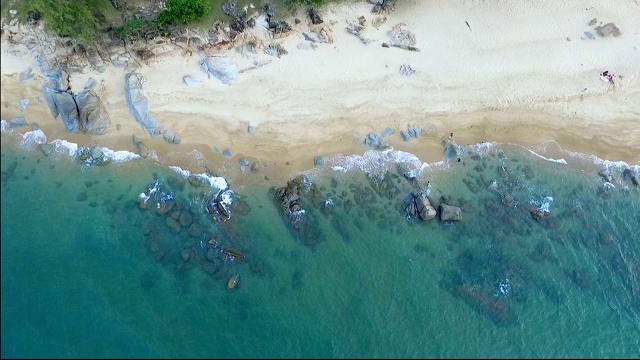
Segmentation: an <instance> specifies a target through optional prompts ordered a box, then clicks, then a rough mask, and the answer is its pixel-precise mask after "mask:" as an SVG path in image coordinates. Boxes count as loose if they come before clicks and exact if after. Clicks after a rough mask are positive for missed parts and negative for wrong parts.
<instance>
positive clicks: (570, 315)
mask: <svg viewBox="0 0 640 360" xmlns="http://www.w3.org/2000/svg"><path fill="white" fill-rule="evenodd" d="M37 135H38V134H34V133H29V135H28V136H27V137H26V138H23V136H22V135H21V134H18V133H17V132H3V133H2V158H1V160H2V161H1V163H0V164H1V170H2V177H1V180H2V182H1V186H0V188H1V191H2V192H1V195H2V198H1V199H2V202H1V203H2V213H1V214H2V264H1V266H2V357H3V358H4V357H199V358H201V357H209V358H211V357H258V358H260V357H289V358H290V357H403V358H417V357H598V358H603V357H628V358H633V357H637V356H638V355H640V230H639V229H640V188H638V187H635V186H634V185H633V184H632V182H631V181H630V180H629V179H628V178H627V179H625V178H624V176H623V175H622V172H623V170H624V169H625V168H627V167H629V168H630V170H631V171H632V174H636V176H637V175H638V164H637V163H636V164H628V165H627V164H624V163H615V162H605V161H602V160H600V159H597V158H596V157H593V156H588V155H584V154H573V153H569V152H566V151H564V150H562V149H561V148H559V147H558V146H557V145H555V144H552V143H550V144H545V145H542V146H540V147H539V148H536V149H533V150H534V151H535V153H533V152H531V151H529V150H527V149H524V148H522V147H520V146H517V145H499V144H481V145H477V146H467V147H461V148H456V147H454V149H457V154H455V155H452V158H451V159H447V158H446V157H445V156H444V155H443V161H441V162H439V163H436V164H422V163H421V162H420V161H419V160H418V159H417V158H415V157H414V156H412V155H411V154H407V153H402V152H398V151H393V150H392V151H386V152H377V151H375V150H370V151H368V152H366V153H364V154H363V155H362V156H349V157H344V156H339V155H335V156H330V157H327V158H325V159H324V160H325V161H324V165H322V166H317V167H315V168H313V169H310V170H309V171H307V172H305V173H304V174H303V175H304V179H303V180H304V181H301V183H302V186H301V188H300V200H299V205H300V207H301V208H302V209H303V210H304V214H302V215H300V216H299V217H298V218H299V219H298V221H299V223H297V225H298V226H297V227H294V226H292V225H291V222H290V221H291V220H292V218H290V217H289V216H287V215H285V214H283V213H282V212H281V211H280V209H279V208H278V204H277V202H276V200H275V194H276V193H277V191H276V188H278V187H284V186H286V185H287V184H284V183H282V184H279V183H276V182H273V181H271V180H266V179H265V178H264V174H262V173H260V172H259V171H258V172H252V171H246V172H244V173H240V172H239V171H235V172H234V174H235V175H233V176H231V174H230V173H229V176H227V171H229V170H225V169H219V172H218V173H217V175H219V176H222V177H225V178H227V180H229V184H228V186H229V189H230V190H231V191H229V192H226V193H225V194H226V195H230V197H231V198H232V199H233V203H231V204H230V205H228V207H227V210H228V211H229V212H230V214H231V218H230V219H229V220H226V221H222V220H220V219H216V218H215V217H214V216H212V214H210V213H209V212H208V211H207V207H208V205H209V204H210V203H211V201H212V200H214V199H218V200H220V198H217V197H216V195H217V194H219V193H220V192H219V191H220V190H222V189H220V188H219V187H223V185H222V182H221V181H220V180H221V178H215V177H213V176H210V177H209V178H208V179H211V180H217V181H218V182H217V183H215V182H213V184H217V185H218V186H213V185H212V184H210V183H209V182H208V181H206V180H207V178H205V177H204V176H202V177H197V178H194V177H192V178H191V181H189V180H188V178H187V175H188V173H185V172H179V171H176V170H174V169H172V168H169V167H166V166H160V165H158V164H156V163H154V162H153V161H150V160H143V159H139V158H134V159H130V160H129V161H124V162H119V163H118V162H112V163H110V164H108V165H106V166H95V165H93V166H89V167H87V166H86V165H85V166H83V163H81V162H78V161H77V159H76V158H74V157H73V156H70V155H69V153H70V151H69V147H73V146H70V145H69V144H64V143H62V142H51V140H50V139H49V140H46V141H44V140H42V137H41V136H40V137H39V136H37ZM38 139H40V140H38ZM34 142H35V143H34ZM37 142H49V143H51V144H53V145H56V144H57V146H52V148H54V147H55V148H56V149H54V150H53V151H51V153H49V154H48V155H47V154H45V151H43V150H42V149H41V148H40V146H39V145H38V144H37ZM443 150H444V149H443ZM450 155H451V154H450ZM114 156H116V157H117V156H120V157H122V156H126V154H125V155H122V154H120V155H117V154H116V155H114ZM458 157H459V158H460V162H458V161H457V158H458ZM553 159H555V160H553ZM234 166H235V167H236V168H238V167H239V164H237V162H236V163H234ZM604 168H609V169H610V173H611V174H612V175H613V182H612V184H605V180H604V179H603V178H602V177H601V176H599V175H598V171H600V170H602V169H604ZM213 170H214V171H216V170H215V169H213ZM407 173H410V174H411V175H412V176H413V175H415V176H416V178H415V179H413V180H410V179H408V178H407V176H405V175H406V174H407ZM238 174H240V175H238ZM209 175H212V174H209ZM234 176H235V177H236V181H235V183H234V181H233V177H234ZM239 177H242V179H241V181H240V180H238V179H240V178H239ZM301 180H302V178H301ZM154 188H155V189H157V190H156V192H154V193H152V194H150V199H149V200H148V203H147V208H146V209H143V208H141V207H140V201H142V200H144V198H145V196H142V198H141V194H143V193H144V192H145V190H148V189H154ZM419 191H423V192H425V193H428V194H429V198H430V199H431V200H432V202H433V204H434V205H435V206H436V207H437V205H438V204H439V203H441V202H445V203H447V204H449V205H454V206H458V207H460V208H461V209H462V220H461V221H459V222H443V221H440V220H439V219H438V218H436V219H433V220H431V221H428V222H422V221H420V220H417V219H415V218H410V217H409V216H408V215H407V213H406V212H405V208H406V205H407V204H408V202H409V201H410V199H411V198H412V194H414V193H417V192H419ZM161 196H164V200H162V199H161ZM156 201H165V202H163V204H165V205H163V206H166V204H167V203H172V204H173V207H172V208H171V209H170V210H169V211H167V212H166V213H165V214H159V213H158V212H162V211H156V210H155V207H154V205H155V202H156ZM161 210H164V208H163V209H161ZM536 210H539V211H544V210H546V211H548V213H547V214H546V215H545V216H544V217H543V218H541V219H538V220H536V219H535V218H534V216H532V211H533V212H535V211H536ZM168 219H172V220H168ZM181 223H182V224H181ZM193 223H197V224H198V225H192V224H193ZM211 238H215V241H212V244H209V243H208V241H209V239H211ZM224 250H226V251H227V253H226V254H225V252H224ZM230 251H235V252H239V253H242V254H243V256H244V257H243V258H237V259H235V258H234V257H233V256H230V255H229V254H231V253H232V252H230ZM232 278H233V279H235V280H236V281H237V283H236V285H235V287H234V288H233V289H228V288H227V287H228V283H229V280H230V279H232Z"/></svg>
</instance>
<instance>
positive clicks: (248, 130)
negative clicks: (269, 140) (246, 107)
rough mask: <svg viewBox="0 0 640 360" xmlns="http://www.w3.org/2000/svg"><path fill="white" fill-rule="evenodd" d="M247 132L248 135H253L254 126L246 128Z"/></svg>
mask: <svg viewBox="0 0 640 360" xmlns="http://www.w3.org/2000/svg"><path fill="white" fill-rule="evenodd" d="M247 132H248V133H249V134H253V133H255V132H256V127H255V126H251V125H249V127H248V128H247Z"/></svg>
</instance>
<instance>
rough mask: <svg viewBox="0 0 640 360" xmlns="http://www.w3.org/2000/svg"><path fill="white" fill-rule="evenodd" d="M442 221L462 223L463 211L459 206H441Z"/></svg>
mask: <svg viewBox="0 0 640 360" xmlns="http://www.w3.org/2000/svg"><path fill="white" fill-rule="evenodd" d="M440 220H442V221H460V220H462V209H460V208H459V207H457V206H451V205H447V204H445V203H442V204H440Z"/></svg>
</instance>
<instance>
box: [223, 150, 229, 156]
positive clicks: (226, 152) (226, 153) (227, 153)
mask: <svg viewBox="0 0 640 360" xmlns="http://www.w3.org/2000/svg"><path fill="white" fill-rule="evenodd" d="M222 155H224V156H226V157H231V150H229V149H225V150H224V151H223V152H222Z"/></svg>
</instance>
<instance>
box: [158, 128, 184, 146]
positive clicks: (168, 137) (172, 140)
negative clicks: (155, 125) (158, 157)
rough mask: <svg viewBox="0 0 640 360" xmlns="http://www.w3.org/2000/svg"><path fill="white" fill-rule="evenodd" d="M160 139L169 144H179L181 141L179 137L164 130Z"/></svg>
mask: <svg viewBox="0 0 640 360" xmlns="http://www.w3.org/2000/svg"><path fill="white" fill-rule="evenodd" d="M162 138H163V139H164V141H166V142H168V143H169V144H180V141H181V139H180V135H178V134H176V133H174V132H173V131H171V130H168V129H165V131H164V133H163V134H162Z"/></svg>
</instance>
